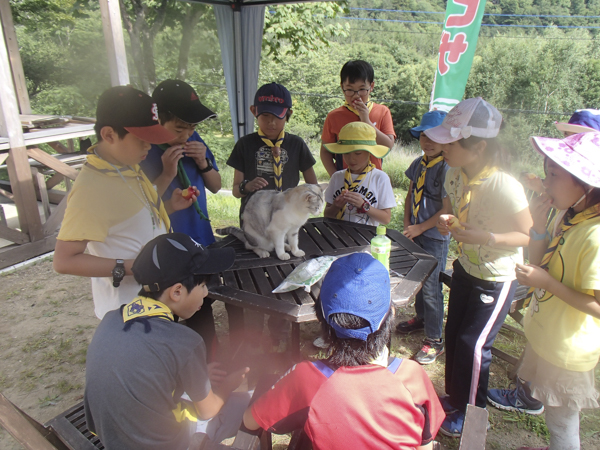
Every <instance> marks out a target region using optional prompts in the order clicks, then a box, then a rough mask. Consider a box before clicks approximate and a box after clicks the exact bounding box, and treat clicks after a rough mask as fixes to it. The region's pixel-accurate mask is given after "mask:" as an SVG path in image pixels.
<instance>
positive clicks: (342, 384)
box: [244, 253, 445, 450]
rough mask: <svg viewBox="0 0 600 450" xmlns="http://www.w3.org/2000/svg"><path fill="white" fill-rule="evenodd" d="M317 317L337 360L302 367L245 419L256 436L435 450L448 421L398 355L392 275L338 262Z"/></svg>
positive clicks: (368, 259)
mask: <svg viewBox="0 0 600 450" xmlns="http://www.w3.org/2000/svg"><path fill="white" fill-rule="evenodd" d="M315 313H316V314H317V318H318V320H319V322H320V323H321V326H322V328H323V331H324V332H325V333H326V334H329V335H330V337H331V344H330V348H329V349H330V356H329V358H327V359H324V360H317V361H304V362H301V363H299V364H297V365H295V366H294V367H293V368H292V369H291V370H290V371H289V372H288V373H287V374H286V375H284V376H283V378H281V379H280V380H279V381H278V382H277V383H276V384H275V385H274V386H273V387H272V388H271V389H270V390H269V391H268V392H267V393H266V394H265V395H263V396H262V397H260V398H259V399H258V400H257V401H256V402H255V403H253V404H252V405H251V406H250V407H249V408H248V409H247V410H246V412H245V413H244V425H245V426H246V427H247V428H249V429H254V430H255V429H258V428H263V429H265V430H269V431H271V432H273V433H289V432H291V431H293V430H297V429H300V428H304V431H305V433H306V434H307V436H308V437H309V438H310V440H311V442H312V445H313V448H314V449H315V450H318V449H330V450H331V449H334V450H335V449H340V450H341V449H348V448H377V449H380V448H418V449H430V448H431V447H432V441H433V438H434V437H435V435H436V434H437V431H438V429H439V427H440V425H441V423H442V421H443V420H444V417H445V414H444V411H443V409H442V406H441V405H440V402H439V400H438V398H437V394H436V393H435V390H434V388H433V385H432V383H431V381H430V380H429V378H428V376H427V374H426V373H425V371H424V370H423V369H422V368H421V366H420V365H419V364H417V363H416V362H414V361H411V360H405V359H399V358H395V357H393V356H390V355H389V353H388V347H387V346H386V345H387V343H388V342H389V339H390V336H391V331H392V326H393V320H394V311H393V307H392V305H391V302H390V279H389V274H388V271H387V270H386V268H385V267H384V266H383V264H381V263H380V262H379V261H377V260H375V259H374V258H373V257H372V256H371V255H369V254H367V253H354V254H352V255H349V256H345V257H342V258H339V259H338V260H336V261H335V262H334V263H333V264H332V265H331V268H330V269H329V271H328V272H327V275H326V276H325V279H324V280H323V285H322V287H321V293H320V296H319V300H318V301H317V302H315Z"/></svg>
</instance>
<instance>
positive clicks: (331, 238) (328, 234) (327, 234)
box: [315, 222, 346, 249]
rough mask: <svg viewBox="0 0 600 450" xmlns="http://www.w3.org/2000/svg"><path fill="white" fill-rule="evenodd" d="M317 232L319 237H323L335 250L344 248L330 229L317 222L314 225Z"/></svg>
mask: <svg viewBox="0 0 600 450" xmlns="http://www.w3.org/2000/svg"><path fill="white" fill-rule="evenodd" d="M315 225H316V227H317V230H319V231H320V232H321V236H323V237H324V238H325V239H326V240H327V242H329V244H330V245H331V246H332V247H333V248H335V249H343V248H346V246H345V245H344V243H343V242H342V241H341V240H340V239H339V238H338V237H337V236H336V235H335V234H334V233H333V231H332V230H331V228H329V226H328V225H327V224H324V223H322V222H317V223H316V224H315Z"/></svg>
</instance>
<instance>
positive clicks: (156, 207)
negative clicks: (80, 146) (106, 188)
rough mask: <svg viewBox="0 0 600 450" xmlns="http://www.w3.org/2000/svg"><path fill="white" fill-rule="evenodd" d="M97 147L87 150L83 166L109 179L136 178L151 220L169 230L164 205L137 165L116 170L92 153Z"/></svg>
mask: <svg viewBox="0 0 600 450" xmlns="http://www.w3.org/2000/svg"><path fill="white" fill-rule="evenodd" d="M97 146H98V145H97V144H96V145H92V146H91V147H90V148H88V150H87V152H88V155H87V161H86V163H85V165H86V166H88V167H89V168H90V169H92V170H95V171H97V172H100V173H102V174H104V175H107V176H109V177H121V176H122V177H127V178H137V179H138V181H140V187H141V188H142V190H143V194H144V195H145V196H146V199H147V200H148V203H149V204H150V205H149V206H150V209H151V211H150V213H151V214H152V217H153V219H156V220H157V222H158V223H160V222H161V221H162V222H163V223H164V225H165V229H166V230H167V231H169V230H170V229H171V220H170V219H169V215H168V214H167V210H166V209H165V205H164V204H163V202H162V200H161V199H160V196H159V195H158V192H156V189H154V186H152V183H151V182H150V180H149V179H148V177H147V176H146V174H145V173H144V172H143V171H142V170H141V169H140V166H139V164H136V165H135V166H119V168H118V170H116V169H115V166H113V165H112V164H110V163H109V162H107V161H105V160H104V159H102V158H101V157H100V156H98V155H97V154H96V153H95V152H94V151H95V150H96V148H97Z"/></svg>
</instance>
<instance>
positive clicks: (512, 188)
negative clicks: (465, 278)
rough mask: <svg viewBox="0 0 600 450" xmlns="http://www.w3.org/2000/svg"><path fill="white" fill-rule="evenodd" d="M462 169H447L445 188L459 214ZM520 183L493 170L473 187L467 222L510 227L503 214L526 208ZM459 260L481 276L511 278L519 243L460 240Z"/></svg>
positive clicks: (503, 229)
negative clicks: (493, 243)
mask: <svg viewBox="0 0 600 450" xmlns="http://www.w3.org/2000/svg"><path fill="white" fill-rule="evenodd" d="M460 172H461V169H460V168H459V167H454V168H450V169H448V172H447V173H446V180H445V182H444V188H445V189H446V192H447V193H448V197H449V198H450V202H451V204H452V210H453V211H454V215H455V216H457V217H458V205H459V203H460V198H461V197H462V193H463V183H462V177H461V174H460ZM528 207H529V204H528V203H527V198H526V197H525V192H524V191H523V186H522V185H521V183H519V182H518V181H517V180H515V179H514V178H513V177H512V176H510V175H509V174H507V173H505V172H502V171H500V170H499V171H496V172H494V173H493V174H492V175H491V176H490V177H489V178H488V179H487V180H486V181H484V182H483V183H482V184H481V185H479V186H476V187H475V188H473V192H472V193H471V203H470V206H469V214H468V216H467V222H468V223H470V224H472V225H474V226H476V227H477V228H480V229H482V230H484V231H489V232H491V233H507V232H509V231H513V230H511V229H510V226H509V224H508V223H507V221H506V217H507V216H510V215H513V214H516V213H518V212H521V211H523V210H524V209H526V208H528ZM462 247H463V253H462V255H461V256H459V258H458V261H459V262H460V265H461V266H462V267H463V269H465V271H466V272H467V273H468V274H469V275H471V276H473V277H475V278H479V279H481V280H486V281H512V280H514V279H516V276H515V265H516V263H522V262H523V251H522V249H521V248H520V247H513V248H509V247H502V248H498V247H490V246H488V245H474V244H463V246H462Z"/></svg>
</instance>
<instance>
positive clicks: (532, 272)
mask: <svg viewBox="0 0 600 450" xmlns="http://www.w3.org/2000/svg"><path fill="white" fill-rule="evenodd" d="M515 272H516V274H517V281H518V282H519V284H522V285H523V286H531V287H533V288H536V289H548V287H547V286H548V281H549V279H552V277H551V276H550V274H549V273H548V272H546V271H545V270H544V269H542V268H541V267H538V266H533V265H531V264H518V263H517V267H516V268H515Z"/></svg>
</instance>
